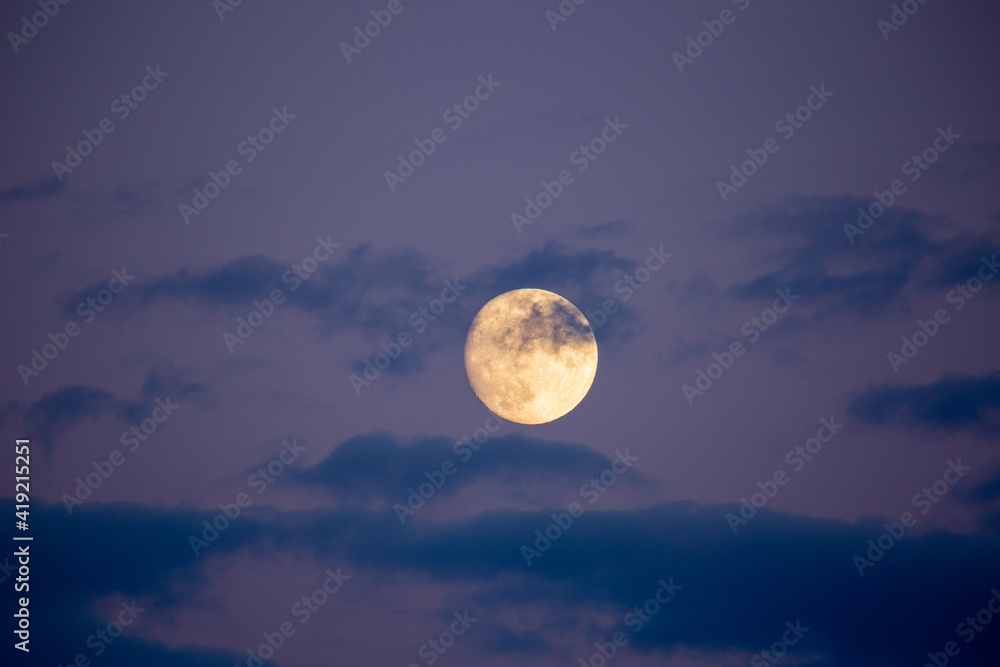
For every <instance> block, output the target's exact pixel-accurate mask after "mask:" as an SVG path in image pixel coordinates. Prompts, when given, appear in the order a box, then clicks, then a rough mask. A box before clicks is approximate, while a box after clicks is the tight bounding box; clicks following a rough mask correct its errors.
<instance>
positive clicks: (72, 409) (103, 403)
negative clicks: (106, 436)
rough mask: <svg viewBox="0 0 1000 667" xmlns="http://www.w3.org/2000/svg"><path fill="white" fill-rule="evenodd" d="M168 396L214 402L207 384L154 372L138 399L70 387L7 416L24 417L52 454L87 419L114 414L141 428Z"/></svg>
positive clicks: (9, 410)
mask: <svg viewBox="0 0 1000 667" xmlns="http://www.w3.org/2000/svg"><path fill="white" fill-rule="evenodd" d="M168 396H169V397H170V398H173V399H186V400H189V401H192V402H195V403H200V404H206V405H207V404H210V403H211V402H212V400H213V399H212V396H213V395H212V394H211V392H209V390H208V389H207V388H206V387H205V386H204V385H203V384H201V383H199V382H195V381H192V380H188V379H186V378H185V377H184V376H183V375H181V374H179V373H176V372H173V371H170V370H164V369H161V368H153V369H151V370H150V371H149V372H148V373H147V375H146V379H145V381H144V382H143V385H142V388H141V389H140V390H139V394H138V396H137V397H136V398H135V399H122V398H118V397H117V396H115V394H113V393H112V392H110V391H108V390H106V389H103V388H101V387H92V386H87V385H69V386H64V387H60V388H59V389H57V390H55V391H53V392H49V393H47V394H45V395H44V396H42V397H41V398H40V399H38V400H37V401H35V402H33V403H29V404H27V405H24V406H22V405H21V404H18V403H14V402H12V403H11V404H10V405H8V407H7V408H6V409H5V411H4V414H7V413H10V414H20V415H21V418H22V419H23V421H24V425H25V428H26V429H27V430H28V432H29V433H30V434H31V436H32V438H33V439H34V440H36V441H37V442H38V443H39V444H40V445H41V446H42V447H43V448H45V449H46V450H48V449H50V448H51V447H52V445H53V444H54V443H55V441H56V440H57V439H58V438H59V437H60V436H61V435H63V434H64V433H66V432H67V431H69V430H70V429H72V428H73V427H74V426H76V425H77V424H79V423H81V422H83V421H84V420H87V419H89V420H94V421H96V420H98V419H101V418H102V417H104V416H107V415H111V414H114V415H115V416H116V417H117V418H118V419H119V420H121V421H122V422H124V423H126V424H130V425H134V424H138V423H139V422H141V421H142V420H143V419H145V418H146V417H148V416H149V411H150V409H151V406H152V404H153V402H154V401H155V400H156V399H158V398H162V399H164V400H165V399H166V398H167V397H168ZM0 416H2V415H0Z"/></svg>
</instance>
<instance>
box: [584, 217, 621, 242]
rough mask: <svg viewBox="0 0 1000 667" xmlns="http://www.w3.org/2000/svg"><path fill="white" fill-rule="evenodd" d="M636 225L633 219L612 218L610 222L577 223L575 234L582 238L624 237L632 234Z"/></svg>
mask: <svg viewBox="0 0 1000 667" xmlns="http://www.w3.org/2000/svg"><path fill="white" fill-rule="evenodd" d="M634 228H635V225H634V224H633V223H632V221H631V220H612V221H610V222H602V223H600V224H597V225H577V226H576V227H575V228H574V229H575V234H576V235H577V236H579V237H580V238H585V239H597V238H604V237H612V238H617V237H622V236H626V235H628V234H630V233H631V232H632V231H633V229H634Z"/></svg>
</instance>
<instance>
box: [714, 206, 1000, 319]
mask: <svg viewBox="0 0 1000 667" xmlns="http://www.w3.org/2000/svg"><path fill="white" fill-rule="evenodd" d="M870 203H871V202H870V200H867V199H865V200H863V199H858V198H856V197H847V196H840V197H829V196H808V197H805V196H803V197H792V198H788V199H786V200H784V201H782V202H781V203H779V204H777V205H774V206H771V207H768V208H764V209H761V210H759V211H756V212H753V213H751V214H747V215H744V216H740V217H738V218H737V219H735V220H733V221H732V222H731V223H729V224H728V225H727V230H728V233H729V235H730V236H731V237H732V238H734V239H736V240H738V241H739V242H740V244H741V247H742V248H744V251H743V252H744V254H745V256H746V257H747V259H748V261H749V265H748V268H747V269H745V270H744V271H745V272H748V273H750V274H751V275H750V276H749V277H744V278H741V279H737V280H735V281H733V282H732V283H731V284H729V285H728V286H727V287H726V291H727V292H728V293H729V294H730V295H731V296H733V297H734V298H737V299H740V300H750V301H754V302H761V301H766V300H767V299H768V298H773V295H774V291H775V290H777V289H780V288H786V287H791V288H792V289H793V290H794V291H795V292H796V293H801V294H802V299H803V300H802V304H803V306H804V307H807V308H808V309H810V310H812V312H813V313H814V319H815V321H816V323H822V322H823V321H826V320H828V319H830V318H832V317H851V318H855V319H862V320H871V319H876V318H881V317H884V316H886V315H888V314H891V313H899V312H906V311H907V309H908V308H909V304H910V303H911V299H912V297H913V296H914V295H920V294H927V293H931V292H933V291H935V290H939V289H941V288H945V287H953V286H954V283H955V282H957V281H959V280H961V281H962V282H964V281H965V280H966V279H968V278H969V277H970V276H971V275H973V273H974V272H975V270H976V269H977V268H978V266H979V263H980V257H981V256H983V255H986V256H987V257H989V256H992V255H993V254H994V253H995V252H996V248H997V246H998V243H997V242H996V241H995V240H991V239H988V238H985V237H978V236H970V235H968V234H964V233H959V234H955V235H953V236H951V237H949V238H945V239H940V238H937V237H936V236H935V234H936V232H935V229H940V226H941V221H940V220H936V219H933V218H932V217H930V216H927V215H925V214H923V213H920V212H918V211H914V210H911V209H906V208H903V207H902V206H901V205H900V204H899V203H898V202H897V203H896V204H895V205H894V206H892V207H891V208H889V209H887V210H886V212H885V213H884V214H883V215H882V216H881V217H880V218H878V219H877V220H876V221H875V222H874V224H872V225H871V227H870V228H869V229H868V230H867V231H866V232H865V233H864V235H862V236H855V237H854V243H853V245H852V244H851V243H850V241H849V240H848V237H847V235H846V234H845V232H844V225H845V223H849V224H854V223H855V221H856V220H857V218H858V211H857V209H858V207H859V206H860V207H867V206H868V205H869V204H870ZM762 266H763V267H768V268H766V269H765V270H763V271H761V270H760V268H759V267H762ZM702 290H704V287H702Z"/></svg>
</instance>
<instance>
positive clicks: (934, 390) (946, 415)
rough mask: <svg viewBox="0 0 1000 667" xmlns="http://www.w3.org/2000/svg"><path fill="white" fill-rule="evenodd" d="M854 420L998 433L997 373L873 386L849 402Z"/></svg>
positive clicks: (999, 398) (999, 376) (986, 434)
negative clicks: (914, 383)
mask: <svg viewBox="0 0 1000 667" xmlns="http://www.w3.org/2000/svg"><path fill="white" fill-rule="evenodd" d="M848 411H849V413H850V414H851V416H853V417H854V418H856V419H858V420H860V421H864V422H868V423H869V424H878V425H900V426H908V427H910V428H930V429H935V430H942V431H947V432H952V433H954V432H958V431H972V432H975V433H977V434H979V435H981V436H983V437H992V436H995V435H996V434H997V433H1000V373H992V374H987V375H975V376H969V375H946V376H944V377H942V378H941V379H939V380H936V381H935V382H932V383H930V384H926V385H902V384H891V383H889V384H875V385H871V386H869V387H868V388H867V389H866V390H865V391H864V392H863V393H862V394H860V395H859V396H856V397H855V398H854V399H852V401H851V402H850V404H849V405H848Z"/></svg>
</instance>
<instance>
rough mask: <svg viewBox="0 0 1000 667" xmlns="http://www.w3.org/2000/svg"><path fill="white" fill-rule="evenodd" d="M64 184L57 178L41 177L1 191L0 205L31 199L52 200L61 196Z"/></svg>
mask: <svg viewBox="0 0 1000 667" xmlns="http://www.w3.org/2000/svg"><path fill="white" fill-rule="evenodd" d="M63 185H64V183H63V182H61V181H60V180H59V179H58V178H56V177H55V176H41V177H39V178H36V179H34V180H31V181H27V182H25V183H21V184H20V185H14V186H11V187H9V188H2V189H0V204H12V203H15V202H22V201H28V200H31V199H51V198H52V197H55V196H56V195H58V194H59V191H60V190H62V188H63Z"/></svg>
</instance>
